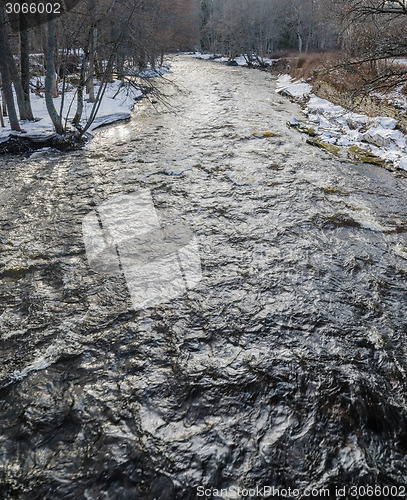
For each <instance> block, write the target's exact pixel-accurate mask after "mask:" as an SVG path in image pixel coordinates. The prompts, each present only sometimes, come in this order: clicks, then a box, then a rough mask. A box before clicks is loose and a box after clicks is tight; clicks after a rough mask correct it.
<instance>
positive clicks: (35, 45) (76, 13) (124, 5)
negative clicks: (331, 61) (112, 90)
mask: <svg viewBox="0 0 407 500" xmlns="http://www.w3.org/2000/svg"><path fill="white" fill-rule="evenodd" d="M71 3H72V2H71ZM20 4H21V5H22V6H24V5H27V6H28V4H24V2H21V1H19V2H16V1H13V2H9V3H7V2H6V1H5V0H3V1H2V8H1V9H0V47H1V53H2V58H1V61H0V70H1V81H2V110H3V112H2V122H3V123H2V125H3V126H4V119H3V116H8V119H9V122H10V128H11V130H13V131H20V130H21V122H22V121H25V120H34V119H35V116H34V115H33V112H32V109H31V103H30V94H31V93H33V92H34V93H37V94H38V95H41V96H42V97H43V98H44V108H46V109H47V112H48V114H49V117H50V118H51V120H52V123H53V126H54V129H55V131H56V132H57V133H58V134H65V133H68V132H70V133H71V134H72V133H73V134H74V135H75V136H77V137H79V138H80V137H82V136H83V135H84V134H85V133H86V131H87V130H88V129H89V127H90V126H91V124H92V122H93V120H94V119H95V117H96V116H97V113H98V110H99V107H100V102H101V100H102V98H103V95H104V93H105V90H106V87H107V85H108V84H109V82H112V81H114V80H120V81H121V82H122V85H123V86H124V85H127V86H128V87H131V86H133V87H137V84H136V79H137V77H139V78H140V77H141V78H142V77H143V76H144V75H145V74H143V71H145V70H146V69H147V68H150V69H153V70H155V69H156V68H158V67H159V66H160V65H162V64H163V61H164V56H165V54H167V53H171V52H176V51H178V52H179V51H196V50H199V51H201V52H209V53H213V54H221V55H226V56H227V57H229V58H230V59H231V60H232V59H234V58H235V57H237V56H240V55H244V57H245V58H246V59H247V62H248V63H249V64H250V62H253V61H257V62H259V63H260V64H262V63H263V61H264V58H267V57H270V56H272V57H274V58H277V59H278V58H280V57H281V53H282V52H283V51H287V50H288V51H290V50H291V51H297V53H298V54H309V53H315V52H318V53H329V54H331V55H332V54H334V58H337V59H338V60H340V62H342V63H344V64H345V66H346V70H347V71H349V72H350V74H352V75H353V76H352V78H351V80H352V81H353V84H354V87H355V88H354V89H353V90H358V88H359V87H364V88H366V86H367V87H368V88H378V87H386V86H395V85H399V84H400V83H403V82H404V81H405V72H404V69H402V68H398V67H395V66H394V65H392V64H391V61H392V60H394V58H397V57H402V56H404V55H405V48H406V42H405V37H404V32H405V29H406V17H407V10H406V9H407V8H406V3H405V2H404V1H403V0H397V1H382V0H350V1H342V0H324V1H322V0H287V1H285V0H250V1H248V0H201V1H199V0H176V1H167V0H150V1H145V0H130V1H128V0H126V1H125V0H86V1H80V2H73V3H72V8H71V9H69V3H68V5H67V6H66V8H67V10H68V11H67V12H65V13H62V15H56V14H53V13H52V12H51V13H50V14H46V13H44V14H42V15H39V14H37V17H35V16H33V14H30V13H29V12H28V13H25V14H24V13H23V10H24V9H23V10H21V6H20ZM37 4H38V5H40V2H37V3H36V4H34V6H35V5H37ZM16 5H17V6H18V9H16V8H15V6H16ZM30 5H33V4H30ZM41 5H42V4H41ZM50 5H52V4H50ZM58 5H59V4H58ZM27 9H28V7H27ZM17 11H18V12H17ZM7 12H9V13H8V14H7ZM30 16H31V17H30ZM335 62H338V61H335ZM338 64H339V63H338ZM338 64H337V66H338ZM363 65H365V66H363ZM363 68H364V71H361V69H363ZM355 73H357V74H358V75H359V76H358V77H357V78H355ZM345 79H346V78H345ZM140 83H141V82H140V81H138V84H139V85H140ZM68 90H71V91H73V94H72V92H71V93H70V95H69V96H70V101H69V99H66V100H65V101H64V97H63V96H64V95H65V92H67V91H68ZM58 95H62V101H61V104H60V106H59V109H57V107H56V106H54V101H53V99H55V98H56V97H57V96H58ZM72 95H74V96H75V98H74V100H75V102H71V101H72V97H71V96H72ZM84 100H86V102H88V103H93V106H92V109H91V112H90V113H89V116H88V117H87V119H86V120H83V119H82V113H83V107H84V104H83V103H84ZM68 116H69V120H68Z"/></svg>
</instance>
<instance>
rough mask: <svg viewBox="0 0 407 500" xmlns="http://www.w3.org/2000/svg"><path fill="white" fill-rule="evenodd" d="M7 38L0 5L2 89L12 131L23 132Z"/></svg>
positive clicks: (0, 70)
mask: <svg viewBox="0 0 407 500" xmlns="http://www.w3.org/2000/svg"><path fill="white" fill-rule="evenodd" d="M6 36H7V35H6V23H5V21H4V14H3V4H1V5H0V54H2V55H1V56H0V73H1V82H2V88H3V90H4V98H5V101H6V104H7V109H8V116H9V120H10V127H11V130H15V131H17V132H21V128H20V124H19V122H18V118H17V112H16V108H15V105H14V96H13V89H12V87H11V79H10V73H9V68H8V65H7V43H6ZM4 56H6V57H4Z"/></svg>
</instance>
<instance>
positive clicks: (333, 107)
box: [193, 53, 407, 172]
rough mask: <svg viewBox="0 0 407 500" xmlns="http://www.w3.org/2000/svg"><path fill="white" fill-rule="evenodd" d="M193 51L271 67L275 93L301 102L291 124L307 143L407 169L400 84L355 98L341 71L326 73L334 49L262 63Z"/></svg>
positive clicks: (405, 103)
mask: <svg viewBox="0 0 407 500" xmlns="http://www.w3.org/2000/svg"><path fill="white" fill-rule="evenodd" d="M193 56H194V57H196V58H198V59H203V60H213V61H215V62H220V63H224V64H225V63H226V64H227V65H236V66H242V67H250V68H257V69H262V70H264V69H266V70H268V71H270V72H271V73H272V74H273V75H275V77H276V78H277V92H278V93H280V94H282V95H283V96H285V97H288V98H290V99H292V100H294V101H295V102H297V103H299V104H300V105H301V107H302V112H303V113H302V115H300V116H297V117H293V119H292V120H291V121H290V123H289V125H290V126H292V127H294V128H296V129H297V130H298V131H299V132H302V133H305V134H307V135H308V136H309V139H308V141H309V143H310V144H313V145H315V146H317V147H320V148H322V149H324V150H325V151H327V152H329V153H330V154H333V155H336V156H341V157H343V158H346V159H348V160H350V161H358V162H362V163H372V164H376V165H379V166H382V167H384V168H386V169H387V170H390V171H395V170H400V171H403V172H405V171H407V136H406V131H407V99H406V96H405V95H404V94H403V89H402V88H401V87H400V88H396V89H394V90H393V91H392V92H391V93H390V94H389V93H388V94H383V93H382V94H380V93H378V92H376V93H373V94H372V95H363V96H362V97H359V98H355V96H354V95H353V93H352V92H351V91H350V90H348V89H347V87H346V85H344V83H343V79H344V74H343V73H341V72H340V71H336V72H329V64H331V65H332V64H333V63H332V62H329V58H330V57H331V58H332V57H334V56H333V55H332V54H327V55H323V54H313V55H312V54H311V55H309V56H308V55H300V56H298V55H296V56H292V55H291V57H287V56H284V57H278V58H264V59H262V61H261V64H260V62H256V61H253V62H248V60H247V58H245V57H244V56H240V57H237V58H235V59H233V60H230V59H229V58H227V57H222V56H221V55H216V54H201V53H197V54H193ZM335 57H337V56H335ZM327 61H328V62H327ZM401 63H403V62H402V61H400V64H401ZM321 74H322V75H323V76H321ZM316 75H317V76H316ZM341 86H342V87H344V88H341Z"/></svg>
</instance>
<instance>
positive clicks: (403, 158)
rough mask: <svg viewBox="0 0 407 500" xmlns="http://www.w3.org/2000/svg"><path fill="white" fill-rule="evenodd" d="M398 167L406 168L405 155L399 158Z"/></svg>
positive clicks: (406, 157)
mask: <svg viewBox="0 0 407 500" xmlns="http://www.w3.org/2000/svg"><path fill="white" fill-rule="evenodd" d="M398 168H399V169H401V170H407V156H403V157H402V158H401V159H400V163H399V167H398Z"/></svg>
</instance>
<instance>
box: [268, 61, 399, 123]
mask: <svg viewBox="0 0 407 500" xmlns="http://www.w3.org/2000/svg"><path fill="white" fill-rule="evenodd" d="M389 68H390V69H391V68H392V66H389V65H388V66H387V69H389ZM379 69H380V68H378V67H377V65H375V64H369V63H365V64H359V65H346V64H345V62H344V59H343V58H342V54H341V53H340V52H324V53H322V52H311V53H308V54H299V53H298V52H297V53H293V52H290V53H289V54H286V57H283V58H282V59H281V61H279V64H274V65H273V72H275V73H283V72H284V73H289V74H290V75H291V76H292V77H293V78H295V79H301V78H302V79H304V80H307V81H308V82H310V83H312V85H313V87H314V90H313V91H314V93H315V94H316V95H317V96H318V97H321V98H323V99H327V100H329V101H331V102H333V103H334V104H337V105H340V106H342V107H344V108H346V109H349V110H352V111H355V112H358V113H363V114H366V115H368V116H388V117H391V118H396V119H397V120H398V122H399V126H400V128H401V129H402V130H404V131H405V132H407V115H406V113H405V111H404V110H400V109H398V108H397V107H396V106H394V105H392V104H390V103H388V102H387V100H386V89H381V93H382V94H383V98H380V99H379V98H378V97H377V96H373V95H370V94H369V92H363V90H364V89H365V88H366V83H367V82H369V81H371V80H372V79H374V78H376V77H377V76H378V70H379ZM393 69H395V70H396V71H397V70H400V66H398V65H394V66H393ZM387 83H391V79H388V80H387ZM402 92H403V93H405V94H407V84H406V85H405V86H404V87H403V90H402Z"/></svg>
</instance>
